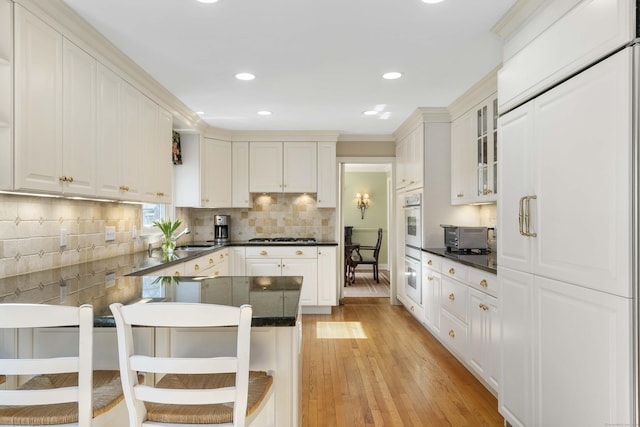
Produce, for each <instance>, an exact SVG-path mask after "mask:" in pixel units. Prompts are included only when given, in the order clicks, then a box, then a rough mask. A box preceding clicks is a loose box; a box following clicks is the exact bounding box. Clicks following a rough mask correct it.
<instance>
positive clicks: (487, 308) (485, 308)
mask: <svg viewBox="0 0 640 427" xmlns="http://www.w3.org/2000/svg"><path fill="white" fill-rule="evenodd" d="M478 307H480V309H481V310H482V311H489V307H487V306H486V305H484V304H482V303H480V305H479V306H478Z"/></svg>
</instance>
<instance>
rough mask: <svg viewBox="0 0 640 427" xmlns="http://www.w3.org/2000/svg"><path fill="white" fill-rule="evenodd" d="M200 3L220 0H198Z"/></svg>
mask: <svg viewBox="0 0 640 427" xmlns="http://www.w3.org/2000/svg"><path fill="white" fill-rule="evenodd" d="M196 1H198V2H200V3H218V2H219V1H220V0H196Z"/></svg>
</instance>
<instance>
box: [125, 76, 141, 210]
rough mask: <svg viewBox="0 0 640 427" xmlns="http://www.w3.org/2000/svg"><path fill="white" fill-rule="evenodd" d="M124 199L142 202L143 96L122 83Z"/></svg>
mask: <svg viewBox="0 0 640 427" xmlns="http://www.w3.org/2000/svg"><path fill="white" fill-rule="evenodd" d="M121 111H122V157H121V159H122V169H121V170H122V175H121V181H122V183H121V184H120V185H121V186H122V187H123V189H122V191H121V194H122V196H121V197H122V198H124V199H128V200H140V197H141V196H142V193H141V188H140V186H141V179H142V178H141V176H140V174H141V171H140V163H141V161H142V143H141V138H142V126H141V119H142V94H141V93H140V92H138V90H137V89H136V88H134V87H133V86H131V85H129V84H128V83H126V82H123V83H122V110H121Z"/></svg>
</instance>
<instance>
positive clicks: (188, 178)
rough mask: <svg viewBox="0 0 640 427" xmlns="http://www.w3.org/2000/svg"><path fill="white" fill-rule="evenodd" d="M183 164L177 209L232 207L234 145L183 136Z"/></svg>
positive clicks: (178, 174) (178, 179)
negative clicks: (232, 151)
mask: <svg viewBox="0 0 640 427" xmlns="http://www.w3.org/2000/svg"><path fill="white" fill-rule="evenodd" d="M181 144H182V147H183V149H182V164H181V165H177V166H176V206H179V207H196V208H228V207H231V203H232V202H231V165H232V164H231V156H232V153H231V142H229V141H222V140H218V139H213V138H201V137H200V135H194V134H184V135H181Z"/></svg>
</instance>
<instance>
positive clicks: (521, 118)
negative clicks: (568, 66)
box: [498, 49, 632, 297]
mask: <svg viewBox="0 0 640 427" xmlns="http://www.w3.org/2000/svg"><path fill="white" fill-rule="evenodd" d="M631 69H632V67H631V49H625V50H624V51H621V52H619V53H617V54H616V55H614V56H612V57H610V58H608V59H607V60H605V61H603V62H601V63H599V64H596V65H595V66H593V67H592V68H590V69H588V70H586V71H584V72H582V73H581V74H578V75H577V76H575V77H574V78H572V79H571V80H568V81H567V82H565V83H563V84H561V85H560V86H557V87H555V88H554V89H552V90H550V91H548V92H546V93H545V94H543V95H541V96H539V97H538V98H536V99H534V100H533V101H530V102H529V103H527V104H525V105H523V106H522V107H520V108H518V109H516V110H514V111H512V112H510V113H508V114H506V115H505V116H503V117H501V119H500V127H501V135H502V142H501V144H500V147H501V148H500V150H501V162H500V165H501V169H500V170H501V172H500V173H501V176H500V177H499V179H500V182H503V183H504V185H502V186H501V188H502V191H503V193H502V195H501V200H500V203H499V204H498V220H499V227H498V229H499V232H498V265H500V266H501V267H505V268H513V269H518V270H522V271H525V272H532V273H534V274H538V275H541V276H544V277H548V278H552V279H556V280H561V281H565V282H568V283H572V284H575V285H580V286H584V287H588V288H592V289H596V290H600V291H603V292H609V293H613V294H617V295H620V296H624V297H629V296H630V295H631V288H630V284H629V276H628V271H629V268H630V262H631V259H630V256H629V248H630V247H631V243H630V238H631V230H630V224H631V217H630V215H631V204H630V200H631V183H632V174H631V171H632V169H631V162H632V143H631V141H632V135H631V131H632V126H631V117H632V114H631V112H632V107H631V92H632V91H631V82H632V78H631ZM550 171H552V172H550ZM594 194H597V195H598V197H597V198H594V197H593V195H594ZM593 248H597V249H598V250H597V251H596V250H593Z"/></svg>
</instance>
